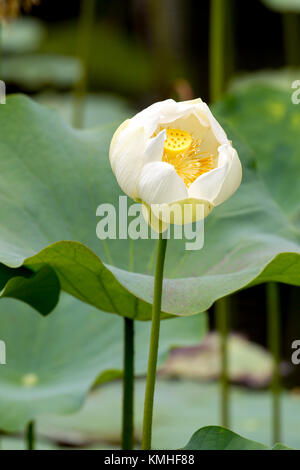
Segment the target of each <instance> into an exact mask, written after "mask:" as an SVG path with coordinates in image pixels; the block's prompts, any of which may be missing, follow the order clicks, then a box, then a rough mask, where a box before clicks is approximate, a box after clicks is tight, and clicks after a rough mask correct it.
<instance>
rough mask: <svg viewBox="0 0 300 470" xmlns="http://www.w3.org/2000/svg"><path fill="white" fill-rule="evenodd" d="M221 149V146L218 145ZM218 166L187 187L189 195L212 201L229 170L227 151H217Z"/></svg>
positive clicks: (229, 161)
mask: <svg viewBox="0 0 300 470" xmlns="http://www.w3.org/2000/svg"><path fill="white" fill-rule="evenodd" d="M220 149H221V147H220ZM218 163H219V167H218V168H215V169H214V170H211V171H209V172H208V173H204V174H203V175H200V176H199V177H198V178H197V179H196V180H195V181H194V182H193V183H192V184H191V186H190V187H189V190H188V193H189V196H190V197H195V198H199V199H207V200H208V201H211V202H214V200H215V198H216V197H217V195H218V194H219V192H220V189H221V187H222V184H223V183H224V181H225V178H226V175H227V173H228V171H229V168H230V165H231V160H230V156H229V155H228V153H227V152H224V151H220V152H219V162H218Z"/></svg>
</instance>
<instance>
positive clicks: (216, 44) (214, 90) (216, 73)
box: [209, 0, 226, 103]
mask: <svg viewBox="0 0 300 470" xmlns="http://www.w3.org/2000/svg"><path fill="white" fill-rule="evenodd" d="M225 3H226V0H225V1H224V0H210V4H211V10H210V41H209V44H210V51H209V55H210V58H209V62H210V71H209V73H210V80H209V81H210V99H211V101H212V102H213V103H214V102H215V101H218V100H219V99H220V98H221V96H222V93H223V90H224V81H225V60H224V57H225V28H226V10H225V8H226V7H225Z"/></svg>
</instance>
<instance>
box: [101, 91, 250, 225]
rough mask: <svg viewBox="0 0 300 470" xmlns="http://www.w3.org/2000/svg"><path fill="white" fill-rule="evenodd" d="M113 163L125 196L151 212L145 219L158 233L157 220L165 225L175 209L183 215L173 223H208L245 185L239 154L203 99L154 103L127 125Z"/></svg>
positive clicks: (117, 137) (117, 142)
mask: <svg viewBox="0 0 300 470" xmlns="http://www.w3.org/2000/svg"><path fill="white" fill-rule="evenodd" d="M109 157H110V163H111V166H112V170H113V172H114V174H115V176H116V178H117V181H118V183H119V185H120V187H121V188H122V190H123V191H124V192H125V193H126V194H127V195H128V196H129V197H131V198H133V199H135V200H137V201H139V202H142V204H143V206H144V208H150V207H151V211H149V210H145V211H144V215H145V218H146V219H147V220H148V222H149V223H151V225H152V226H154V228H157V220H156V217H155V216H157V217H159V218H160V219H161V220H163V221H164V222H166V212H169V211H170V209H171V210H173V209H174V207H177V208H178V207H179V208H181V209H182V208H184V211H181V210H180V211H174V214H173V216H172V220H171V223H176V224H183V223H189V222H191V221H195V220H197V219H199V218H203V217H206V216H207V215H208V214H209V213H210V212H211V210H212V209H213V208H214V207H215V206H218V205H219V204H222V202H224V201H226V200H227V199H228V198H229V197H230V196H232V194H233V193H234V192H235V191H236V190H237V189H238V187H239V185H240V183H241V179H242V167H241V163H240V160H239V158H238V155H237V152H236V150H235V149H234V148H233V147H232V145H231V142H230V141H229V140H228V138H227V136H226V134H225V132H224V130H223V129H222V127H221V126H220V124H219V123H218V122H217V121H216V119H215V118H214V117H213V115H212V113H211V111H210V109H209V108H208V106H207V105H206V104H205V103H204V102H203V101H202V100H201V99H196V100H193V101H184V102H180V103H177V102H175V101H174V100H171V99H169V100H166V101H162V102H159V103H155V104H153V105H152V106H149V107H148V108H146V109H145V110H143V111H142V112H140V113H138V114H136V115H135V116H134V117H133V118H132V119H129V120H127V121H125V122H123V123H122V124H121V126H120V127H119V128H118V129H117V131H116V132H115V134H114V136H113V139H112V142H111V146H110V156H109ZM197 206H201V207H202V208H203V210H202V212H201V211H200V212H198V211H196V207H197ZM186 208H189V209H188V210H187V211H186V210H185V209H186ZM153 213H154V214H155V216H153ZM183 213H184V216H183V215H182V214H183ZM150 214H152V216H151V220H149V215H150ZM169 221H170V220H169Z"/></svg>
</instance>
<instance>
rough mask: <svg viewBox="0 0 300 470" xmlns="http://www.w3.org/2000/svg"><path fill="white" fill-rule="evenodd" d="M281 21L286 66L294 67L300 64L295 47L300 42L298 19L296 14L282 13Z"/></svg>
mask: <svg viewBox="0 0 300 470" xmlns="http://www.w3.org/2000/svg"><path fill="white" fill-rule="evenodd" d="M282 20H283V34H284V48H285V60H286V65H288V66H290V67H296V66H298V65H299V62H300V57H299V50H298V47H297V46H298V44H299V40H300V35H299V27H300V26H299V17H298V15H297V14H296V13H284V14H283V15H282Z"/></svg>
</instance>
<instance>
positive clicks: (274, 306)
mask: <svg viewBox="0 0 300 470" xmlns="http://www.w3.org/2000/svg"><path fill="white" fill-rule="evenodd" d="M267 315H268V343H269V349H270V352H271V354H272V358H273V377H272V384H271V393H272V440H273V444H275V443H276V442H279V441H280V439H281V406H280V392H281V383H280V382H281V381H280V299H279V288H278V285H277V284H275V283H273V282H272V283H269V284H267Z"/></svg>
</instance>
